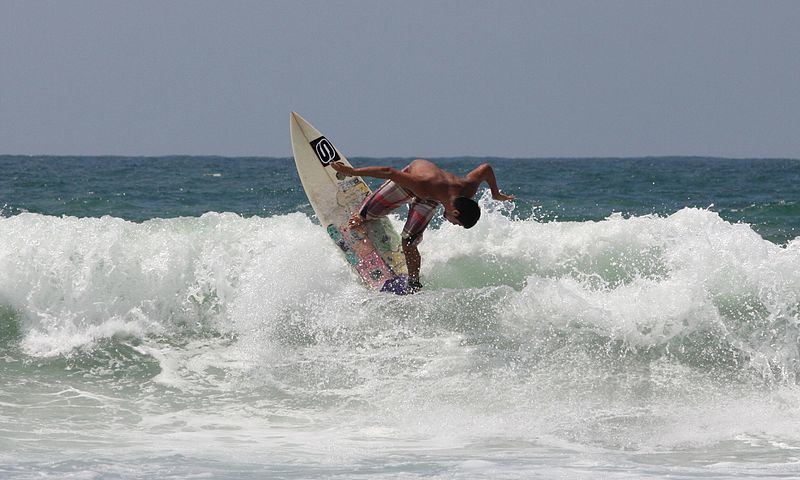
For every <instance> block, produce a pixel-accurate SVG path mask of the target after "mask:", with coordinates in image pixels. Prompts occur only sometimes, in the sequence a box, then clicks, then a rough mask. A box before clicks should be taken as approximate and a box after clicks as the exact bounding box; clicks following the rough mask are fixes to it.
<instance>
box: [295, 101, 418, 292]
mask: <svg viewBox="0 0 800 480" xmlns="http://www.w3.org/2000/svg"><path fill="white" fill-rule="evenodd" d="M289 129H290V132H291V136H292V153H293V154H294V162H295V165H296V166H297V173H298V175H299V176H300V181H301V182H302V184H303V189H304V190H305V192H306V196H307V197H308V200H309V202H310V203H311V207H312V208H313V209H314V213H315V214H316V215H317V218H318V219H319V222H320V224H322V226H323V227H324V228H325V231H326V232H327V233H328V236H329V237H330V238H331V240H332V241H333V242H334V243H335V244H336V245H337V246H338V247H339V249H340V250H341V251H342V253H343V254H344V258H345V259H346V260H347V263H348V264H350V266H351V267H352V268H353V269H354V270H355V271H356V273H357V274H358V276H359V277H361V279H362V280H363V281H364V283H365V284H366V285H368V286H369V287H370V288H373V289H375V290H380V291H384V292H392V293H396V294H398V295H405V294H407V293H410V292H409V290H408V267H407V266H406V259H405V255H403V250H402V247H401V245H400V235H398V234H397V231H396V230H395V228H394V226H392V224H391V222H390V221H389V219H387V218H381V219H378V220H373V221H369V222H365V223H364V224H363V225H362V226H360V227H350V226H349V225H348V220H349V219H350V216H351V215H352V214H353V213H354V212H356V211H357V210H358V209H359V208H360V207H361V204H362V202H363V201H364V199H365V198H367V195H369V194H370V193H372V192H371V191H370V189H369V186H367V184H366V183H365V182H364V180H363V179H362V178H361V177H346V176H344V175H342V174H341V173H339V172H337V171H336V170H334V169H333V168H332V167H331V166H330V164H331V163H332V162H342V163H344V164H345V165H350V162H349V161H348V160H347V158H345V156H344V155H342V153H341V152H340V151H339V150H338V149H337V148H336V147H334V146H333V143H331V141H330V140H328V139H327V138H326V137H325V136H324V135H322V134H321V133H320V132H319V130H317V129H316V128H314V127H313V126H312V125H311V124H310V123H308V122H307V121H306V120H305V119H303V117H301V116H300V115H298V114H297V113H295V112H292V113H291V114H290V115H289Z"/></svg>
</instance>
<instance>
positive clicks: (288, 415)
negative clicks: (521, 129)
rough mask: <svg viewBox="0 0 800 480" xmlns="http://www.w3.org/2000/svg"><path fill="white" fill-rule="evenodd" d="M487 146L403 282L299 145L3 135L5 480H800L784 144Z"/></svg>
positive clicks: (447, 162) (795, 253) (792, 208)
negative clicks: (227, 146)
mask: <svg viewBox="0 0 800 480" xmlns="http://www.w3.org/2000/svg"><path fill="white" fill-rule="evenodd" d="M487 160H488V161H491V162H492V164H493V165H494V167H495V171H496V173H497V177H498V181H499V184H500V186H501V188H502V189H503V190H504V191H507V192H510V193H514V194H515V195H517V201H516V202H514V203H510V202H505V203H501V202H494V201H492V200H491V198H490V196H489V195H488V194H487V192H485V191H484V192H483V193H481V195H482V196H481V200H480V203H481V205H482V207H483V211H484V214H483V218H482V219H481V221H480V222H479V223H478V225H476V226H475V227H474V228H473V229H471V230H464V229H462V228H460V227H457V226H453V225H450V224H448V223H446V222H445V223H444V224H443V223H442V222H441V221H440V220H438V219H437V221H435V222H434V224H433V226H432V227H431V228H430V229H429V230H428V232H427V233H426V235H425V240H424V241H423V243H422V244H421V245H420V251H421V253H422V256H423V265H422V281H423V283H424V284H425V289H424V290H423V291H422V292H421V293H419V294H417V295H414V296H409V297H397V296H393V295H390V294H381V293H376V292H372V291H368V290H367V289H366V288H365V287H364V286H362V285H361V284H360V283H359V281H358V279H357V278H356V276H355V275H354V274H353V273H352V272H351V271H350V270H349V268H348V267H347V265H346V264H345V262H344V260H343V259H342V258H341V257H340V253H339V252H338V250H337V248H336V246H335V245H334V244H333V243H332V242H330V241H329V239H328V237H327V235H326V233H325V231H324V230H323V229H322V228H321V227H320V226H319V224H318V223H317V222H316V220H315V218H314V217H313V212H312V210H311V208H310V206H309V204H308V201H307V199H306V198H305V195H304V193H303V191H302V187H301V185H300V182H299V179H298V177H297V175H296V173H295V170H294V164H293V162H292V161H291V159H287V158H220V157H165V158H119V157H108V158H104V157H19V156H0V478H3V479H42V478H44V479H49V478H52V479H169V478H174V479H178V478H181V479H183V478H214V479H262V478H291V479H304V478H342V479H345V478H379V479H400V478H403V479H405V478H443V479H472V478H487V479H505V478H508V479H512V478H547V479H551V478H579V479H584V478H585V479H597V478H610V479H621V478H624V479H638V478H729V479H741V478H798V477H800V385H798V373H800V338H799V337H798V335H799V334H800V238H798V235H800V204H799V203H798V202H800V161H797V160H779V159H774V160H732V159H709V158H640V159H496V158H492V159H484V158H454V159H440V160H437V161H438V162H439V163H441V164H442V165H443V166H445V168H448V169H449V170H451V171H454V172H456V173H462V174H463V173H466V172H467V171H469V169H471V168H473V167H474V166H476V165H478V164H479V163H481V162H483V161H487ZM405 161H406V160H403V159H364V158H355V159H353V163H354V164H355V165H357V166H358V165H367V164H373V163H374V164H391V165H394V166H401V165H403V164H404V162H405ZM375 185H376V183H375V182H373V186H375ZM402 219H403V212H400V214H399V215H398V216H396V217H393V220H394V221H395V223H396V224H397V225H398V227H399V226H401V225H402Z"/></svg>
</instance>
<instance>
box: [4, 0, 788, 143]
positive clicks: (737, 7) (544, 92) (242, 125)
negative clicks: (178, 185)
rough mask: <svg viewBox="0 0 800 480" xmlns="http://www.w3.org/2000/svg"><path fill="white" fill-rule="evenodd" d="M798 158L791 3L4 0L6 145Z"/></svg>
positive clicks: (411, 0)
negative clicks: (302, 137) (313, 135)
mask: <svg viewBox="0 0 800 480" xmlns="http://www.w3.org/2000/svg"><path fill="white" fill-rule="evenodd" d="M291 110H296V111H298V112H299V113H300V114H301V115H303V116H304V117H305V118H306V119H307V120H309V121H310V122H311V123H313V124H314V125H315V126H316V127H317V128H319V129H320V130H321V131H322V132H324V133H325V134H326V135H327V136H328V137H329V138H330V139H331V140H332V141H333V142H334V144H336V145H337V146H338V147H339V148H340V149H341V150H342V151H343V152H344V153H345V154H346V155H348V156H422V157H435V156H451V155H478V156H513V157H541V156H605V155H614V156H616V155H621V156H638V155H672V154H674V155H719V156H733V157H792V158H800V1H784V2H773V1H752V2H741V1H658V2H656V1H549V2H543V1H482V2H475V1H465V0H459V1H417V0H403V1H392V2H389V1H375V0H373V1H352V0H342V1H300V0H291V1H224V2H223V1H216V2H210V1H194V0H192V1H162V0H159V1H105V0H104V1H80V0H76V1H30V0H26V1H8V0H0V153H14V154H120V155H162V154H198V155H201V154H220V155H268V156H289V155H291V145H290V141H289V120H288V115H289V112H290V111H291Z"/></svg>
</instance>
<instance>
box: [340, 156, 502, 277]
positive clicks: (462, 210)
mask: <svg viewBox="0 0 800 480" xmlns="http://www.w3.org/2000/svg"><path fill="white" fill-rule="evenodd" d="M331 167H333V169H334V170H336V171H337V172H340V173H342V174H343V175H348V176H364V177H373V178H382V179H385V180H386V182H384V183H383V184H382V185H381V186H380V187H378V189H377V190H375V191H374V192H373V193H372V194H370V195H369V196H368V197H367V198H366V199H365V200H364V203H362V204H361V208H360V209H359V211H358V212H356V213H354V214H353V216H352V217H350V222H349V223H350V226H351V227H357V226H359V225H361V224H362V223H364V222H365V221H368V220H375V219H376V218H380V217H383V216H386V215H387V214H388V213H389V212H391V211H393V210H395V209H397V208H399V207H400V205H403V204H405V203H408V204H409V207H408V208H409V209H408V220H406V224H405V226H404V227H403V234H402V238H403V242H402V245H403V253H404V254H405V256H406V264H407V265H408V286H409V287H410V288H411V289H412V291H419V290H420V289H421V288H422V284H421V283H420V281H419V268H420V263H421V260H422V259H421V257H420V254H419V250H418V249H417V245H419V243H420V242H421V241H422V233H423V232H424V231H425V229H426V228H427V227H428V224H429V223H430V221H431V219H432V218H433V215H434V214H435V213H436V208H437V207H438V206H439V205H442V206H443V207H444V218H446V219H447V221H449V222H450V223H453V224H455V225H461V226H462V227H464V228H472V226H473V225H475V223H476V222H477V221H478V219H479V218H480V216H481V209H480V207H479V206H478V203H477V202H476V201H475V200H473V199H472V197H473V196H474V195H475V193H476V192H477V191H478V187H479V186H480V185H481V183H483V182H486V183H487V184H488V185H489V188H490V189H491V192H492V198H494V199H495V200H513V199H514V195H506V194H504V193H502V192H500V190H499V189H498V188H497V179H496V178H495V176H494V170H492V166H491V165H489V164H488V163H484V164H482V165H480V166H478V167H477V168H476V169H474V170H472V171H471V172H469V173H468V174H467V175H466V176H465V177H458V176H456V175H453V174H452V173H450V172H447V171H445V170H442V169H441V168H439V167H438V166H437V165H436V164H434V163H433V162H430V161H428V160H422V159H418V160H414V161H413V162H411V163H410V164H408V165H407V166H406V167H405V168H403V169H402V170H397V169H396V168H392V167H363V168H353V167H348V166H347V165H345V164H343V163H340V162H333V163H331Z"/></svg>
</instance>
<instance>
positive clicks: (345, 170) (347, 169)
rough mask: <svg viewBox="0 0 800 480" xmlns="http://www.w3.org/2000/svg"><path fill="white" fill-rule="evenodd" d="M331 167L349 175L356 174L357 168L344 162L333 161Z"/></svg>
mask: <svg viewBox="0 0 800 480" xmlns="http://www.w3.org/2000/svg"><path fill="white" fill-rule="evenodd" d="M331 168H333V169H334V170H336V171H337V172H339V173H342V174H344V175H347V176H348V177H352V176H353V175H354V172H355V169H354V168H353V167H348V166H347V165H345V164H344V163H342V162H332V163H331Z"/></svg>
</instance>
